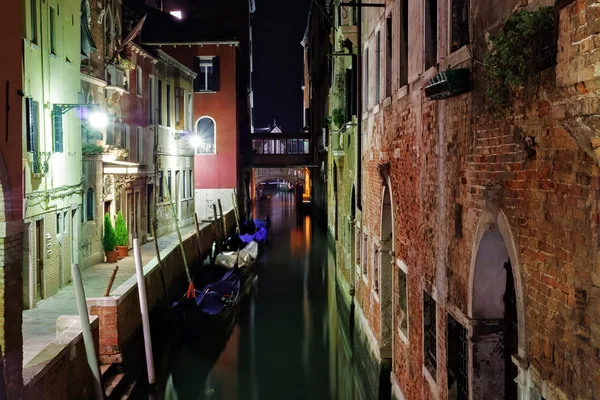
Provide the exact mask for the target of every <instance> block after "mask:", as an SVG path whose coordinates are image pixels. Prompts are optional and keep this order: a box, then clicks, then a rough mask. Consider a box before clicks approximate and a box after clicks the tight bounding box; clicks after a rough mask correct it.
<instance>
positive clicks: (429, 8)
mask: <svg viewBox="0 0 600 400" xmlns="http://www.w3.org/2000/svg"><path fill="white" fill-rule="evenodd" d="M435 64H437V0H425V69H429V68H431V67H433V66H434V65H435Z"/></svg>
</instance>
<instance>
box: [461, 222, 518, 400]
mask: <svg viewBox="0 0 600 400" xmlns="http://www.w3.org/2000/svg"><path fill="white" fill-rule="evenodd" d="M495 221H496V222H493V223H490V222H489V220H487V221H486V218H482V220H481V221H480V224H479V228H478V233H477V236H476V242H475V246H474V251H473V259H472V265H471V279H470V283H471V288H470V289H471V290H470V297H471V299H470V304H469V313H470V316H471V318H472V320H473V331H472V336H471V339H470V353H471V357H470V358H471V362H470V365H471V385H470V386H471V390H470V391H471V399H472V400H479V399H490V398H497V399H506V400H511V399H515V400H516V399H517V398H518V395H517V392H518V386H517V383H515V379H516V378H517V375H518V368H517V366H516V365H515V364H514V362H513V360H512V357H513V356H517V357H519V358H525V355H526V353H527V349H526V340H525V337H526V336H525V320H524V315H523V312H524V309H525V308H524V304H523V301H524V299H523V292H522V284H521V272H520V268H519V264H518V260H517V257H516V251H515V246H514V242H513V240H512V235H511V232H510V229H509V226H508V222H507V220H506V217H505V215H504V214H503V213H502V212H499V214H498V215H497V219H496V220H495Z"/></svg>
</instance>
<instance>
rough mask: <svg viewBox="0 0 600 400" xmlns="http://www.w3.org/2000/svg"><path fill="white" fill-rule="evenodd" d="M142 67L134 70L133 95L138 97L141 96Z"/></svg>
mask: <svg viewBox="0 0 600 400" xmlns="http://www.w3.org/2000/svg"><path fill="white" fill-rule="evenodd" d="M142 83H143V82H142V67H137V68H136V69H135V93H136V94H137V95H138V96H141V95H142Z"/></svg>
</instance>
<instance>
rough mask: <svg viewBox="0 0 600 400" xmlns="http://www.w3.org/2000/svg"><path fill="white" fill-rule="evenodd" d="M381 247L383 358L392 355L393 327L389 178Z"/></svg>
mask: <svg viewBox="0 0 600 400" xmlns="http://www.w3.org/2000/svg"><path fill="white" fill-rule="evenodd" d="M380 229H381V231H380V232H381V248H380V249H379V277H377V278H378V279H379V282H380V285H379V286H380V287H381V344H380V346H381V358H391V357H392V336H393V335H392V327H393V325H394V324H393V312H392V307H393V288H392V282H393V280H394V275H393V254H394V216H393V210H392V193H391V182H390V179H389V177H388V178H387V182H386V185H385V186H384V187H383V196H382V203H381V228H380Z"/></svg>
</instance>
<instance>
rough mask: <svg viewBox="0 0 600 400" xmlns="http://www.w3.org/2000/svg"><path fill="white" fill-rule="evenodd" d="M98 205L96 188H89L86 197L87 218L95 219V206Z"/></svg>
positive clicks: (89, 219) (88, 219)
mask: <svg viewBox="0 0 600 400" xmlns="http://www.w3.org/2000/svg"><path fill="white" fill-rule="evenodd" d="M95 205H96V195H95V193H94V189H92V188H89V189H88V191H87V195H86V197H85V206H86V207H85V220H86V221H93V220H94V208H95Z"/></svg>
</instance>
